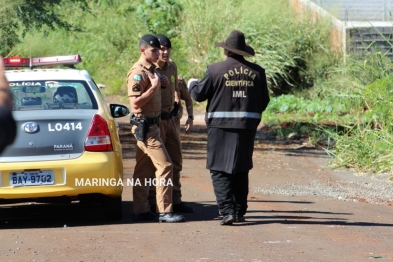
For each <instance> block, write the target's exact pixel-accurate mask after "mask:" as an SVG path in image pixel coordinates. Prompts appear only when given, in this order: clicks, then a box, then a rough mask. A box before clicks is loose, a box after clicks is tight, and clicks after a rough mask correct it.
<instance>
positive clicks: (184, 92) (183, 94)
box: [177, 76, 194, 131]
mask: <svg viewBox="0 0 393 262" xmlns="http://www.w3.org/2000/svg"><path fill="white" fill-rule="evenodd" d="M177 87H178V88H177V89H178V92H179V99H180V103H179V111H178V113H177V119H178V124H179V125H180V119H181V118H182V117H183V104H182V102H181V100H183V101H184V103H185V106H186V111H187V115H188V117H187V120H186V123H185V128H186V131H189V130H191V128H192V127H193V125H194V115H193V112H194V105H193V103H192V98H191V96H190V94H189V93H188V89H187V84H186V81H185V80H184V79H183V78H182V77H180V76H179V77H178V85H177Z"/></svg>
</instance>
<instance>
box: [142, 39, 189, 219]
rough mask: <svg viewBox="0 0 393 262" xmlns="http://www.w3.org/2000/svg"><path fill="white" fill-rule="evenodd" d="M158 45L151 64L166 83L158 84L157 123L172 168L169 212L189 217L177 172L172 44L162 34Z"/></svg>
mask: <svg viewBox="0 0 393 262" xmlns="http://www.w3.org/2000/svg"><path fill="white" fill-rule="evenodd" d="M156 37H157V38H158V40H159V41H160V45H161V49H160V56H159V58H158V60H157V62H156V63H155V65H156V71H157V72H158V73H159V74H160V75H161V76H162V77H163V79H165V80H167V81H166V82H165V81H162V83H163V85H164V87H165V88H163V89H162V90H161V123H160V136H161V140H162V142H163V143H164V145H165V148H166V150H167V152H168V154H169V157H170V159H171V161H172V166H173V180H172V181H173V191H172V200H173V211H174V212H179V213H193V212H194V210H193V208H192V207H190V206H188V205H186V204H185V203H184V202H182V199H181V197H182V194H181V183H180V171H181V170H182V165H183V159H182V145H181V141H180V126H179V124H178V120H177V117H176V115H177V111H178V110H179V103H180V99H179V96H178V92H177V85H178V75H177V66H176V64H175V63H174V62H173V61H172V60H170V55H171V49H172V44H171V41H170V40H169V38H168V37H167V36H165V35H163V34H159V35H156ZM155 194H156V192H155V190H154V187H151V188H150V195H149V202H150V205H151V207H154V205H155V203H154V202H155V201H154V200H155Z"/></svg>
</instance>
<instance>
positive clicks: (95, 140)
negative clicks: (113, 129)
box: [85, 115, 112, 152]
mask: <svg viewBox="0 0 393 262" xmlns="http://www.w3.org/2000/svg"><path fill="white" fill-rule="evenodd" d="M85 150H86V151H95V152H97V151H112V140H111V135H110V133H109V128H108V124H107V122H106V121H105V119H104V118H102V117H101V116H99V115H95V116H94V118H93V122H92V124H91V126H90V130H89V132H88V133H87V137H86V139H85Z"/></svg>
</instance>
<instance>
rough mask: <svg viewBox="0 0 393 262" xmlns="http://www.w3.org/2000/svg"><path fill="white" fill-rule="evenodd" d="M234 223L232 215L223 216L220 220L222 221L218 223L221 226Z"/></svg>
mask: <svg viewBox="0 0 393 262" xmlns="http://www.w3.org/2000/svg"><path fill="white" fill-rule="evenodd" d="M234 221H235V216H233V215H225V216H224V217H223V218H222V220H221V222H220V225H221V226H225V225H232V224H233V222H234Z"/></svg>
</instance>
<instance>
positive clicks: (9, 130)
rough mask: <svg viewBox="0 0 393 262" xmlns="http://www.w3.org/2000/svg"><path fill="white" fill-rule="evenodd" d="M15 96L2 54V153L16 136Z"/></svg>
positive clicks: (0, 103)
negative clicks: (6, 75) (13, 110)
mask: <svg viewBox="0 0 393 262" xmlns="http://www.w3.org/2000/svg"><path fill="white" fill-rule="evenodd" d="M12 102H13V97H12V94H11V93H10V90H9V85H8V81H7V78H6V77H5V75H4V68H3V58H2V57H1V56H0V155H1V153H2V152H3V150H4V149H5V147H6V146H8V145H10V144H12V143H13V142H14V139H15V137H16V123H15V120H14V118H13V116H12Z"/></svg>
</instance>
